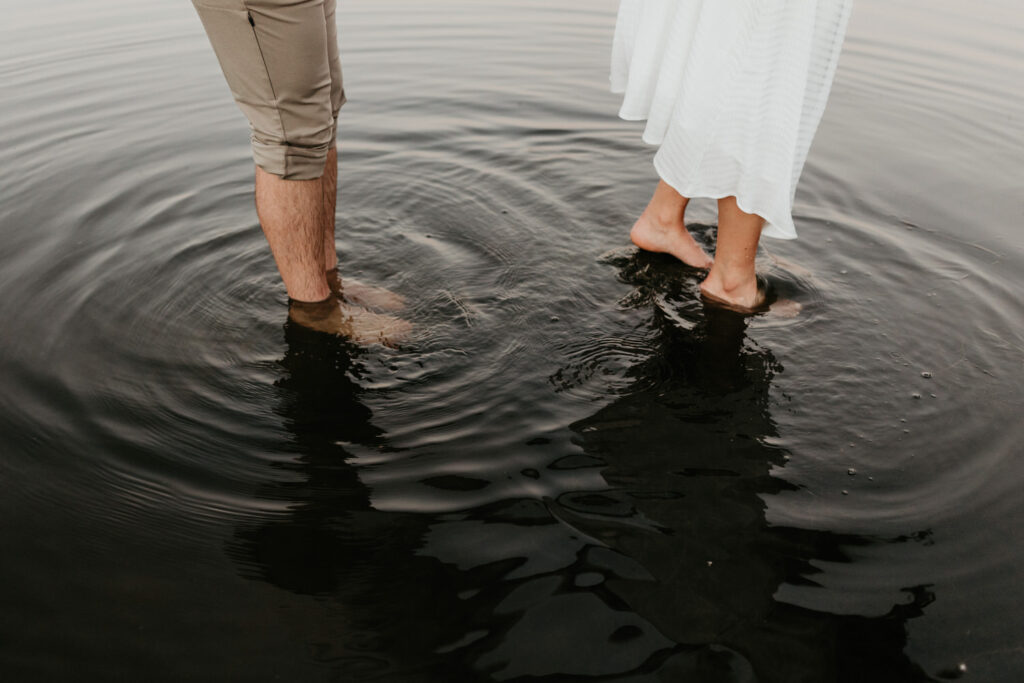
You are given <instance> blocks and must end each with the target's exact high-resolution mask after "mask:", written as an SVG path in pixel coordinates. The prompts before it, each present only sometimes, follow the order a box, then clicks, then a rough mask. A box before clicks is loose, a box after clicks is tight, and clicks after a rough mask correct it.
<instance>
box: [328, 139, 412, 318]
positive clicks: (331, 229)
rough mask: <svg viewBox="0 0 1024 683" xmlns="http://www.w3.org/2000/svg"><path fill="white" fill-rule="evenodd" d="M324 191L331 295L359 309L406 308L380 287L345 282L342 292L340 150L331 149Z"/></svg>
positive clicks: (397, 296) (346, 280) (347, 279)
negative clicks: (337, 218)
mask: <svg viewBox="0 0 1024 683" xmlns="http://www.w3.org/2000/svg"><path fill="white" fill-rule="evenodd" d="M320 181H321V183H322V185H321V187H322V190H323V207H324V208H323V235H324V237H323V239H324V269H325V275H326V277H327V285H328V287H330V289H331V291H332V292H333V293H334V294H335V295H337V296H339V297H342V298H343V299H344V300H345V301H347V302H348V303H350V304H355V305H356V306H364V307H367V308H377V309H380V310H384V311H398V310H401V309H402V308H404V307H405V299H404V298H403V297H401V296H400V295H398V294H395V293H394V292H389V291H388V290H386V289H382V288H380V287H374V286H372V285H367V284H363V283H361V282H357V281H355V280H352V279H351V278H345V285H344V292H342V282H341V274H340V273H339V272H338V248H337V246H336V245H335V242H334V239H335V226H334V216H335V212H336V208H337V204H338V149H337V147H332V148H331V149H330V151H329V152H328V153H327V161H326V162H325V163H324V174H323V175H322V176H321V177H320Z"/></svg>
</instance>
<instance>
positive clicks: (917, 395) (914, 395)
mask: <svg viewBox="0 0 1024 683" xmlns="http://www.w3.org/2000/svg"><path fill="white" fill-rule="evenodd" d="M911 397H913V398H921V394H919V393H917V392H916V391H915V392H914V393H913V394H911Z"/></svg>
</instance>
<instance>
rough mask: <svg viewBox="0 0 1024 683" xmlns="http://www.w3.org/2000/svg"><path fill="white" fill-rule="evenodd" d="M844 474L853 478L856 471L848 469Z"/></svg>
mask: <svg viewBox="0 0 1024 683" xmlns="http://www.w3.org/2000/svg"><path fill="white" fill-rule="evenodd" d="M846 473H847V474H848V475H850V476H851V477H854V476H856V475H857V470H856V469H854V468H852V467H851V468H850V469H848V470H846Z"/></svg>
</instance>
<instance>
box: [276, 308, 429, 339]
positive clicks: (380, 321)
mask: <svg viewBox="0 0 1024 683" xmlns="http://www.w3.org/2000/svg"><path fill="white" fill-rule="evenodd" d="M288 315H289V316H290V317H291V319H292V321H293V322H295V323H297V324H299V325H302V326H303V327H307V328H309V329H312V330H316V331H318V332H326V333H327V334H336V335H338V336H340V337H345V338H347V339H350V340H351V341H353V342H355V343H357V344H365V345H370V344H383V345H384V346H391V347H395V346H398V345H399V344H400V343H401V342H402V341H404V340H405V339H407V338H408V337H409V335H410V333H411V332H412V324H411V323H409V322H408V321H406V320H402V319H401V318H396V317H394V316H391V315H385V314H383V313H374V312H373V311H369V310H367V309H365V308H363V307H361V306H354V305H352V304H350V303H347V302H345V301H340V300H339V299H338V297H337V296H335V295H332V296H331V297H330V298H328V299H326V300H325V301H316V302H312V303H310V302H305V301H292V302H291V303H290V305H289V307H288Z"/></svg>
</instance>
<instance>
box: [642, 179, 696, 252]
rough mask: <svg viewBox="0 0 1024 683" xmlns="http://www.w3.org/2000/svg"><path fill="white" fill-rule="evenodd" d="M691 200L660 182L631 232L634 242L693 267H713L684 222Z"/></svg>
mask: <svg viewBox="0 0 1024 683" xmlns="http://www.w3.org/2000/svg"><path fill="white" fill-rule="evenodd" d="M689 201H690V200H689V199H688V198H687V197H684V196H682V195H681V194H679V193H678V192H676V191H675V189H674V188H673V187H672V186H671V185H669V184H668V183H666V182H665V181H664V180H662V181H659V182H658V187H657V188H656V189H655V190H654V196H653V197H651V201H650V202H649V203H648V204H647V208H646V209H644V212H643V213H642V214H641V215H640V218H639V219H637V221H636V223H635V224H634V225H633V229H632V230H631V231H630V233H629V237H630V239H631V240H633V244H635V245H636V246H638V247H640V248H641V249H644V250H646V251H656V252H662V253H666V254H672V255H673V256H675V257H676V258H677V259H679V260H680V261H682V262H683V263H686V264H687V265H690V266H693V267H694V268H710V267H711V257H710V256H708V255H707V253H706V252H705V251H704V250H703V249H701V248H700V245H699V244H697V241H696V240H694V239H693V235H691V234H690V231H689V230H687V229H686V225H685V224H684V223H683V215H684V213H685V212H686V205H687V203H689Z"/></svg>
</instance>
